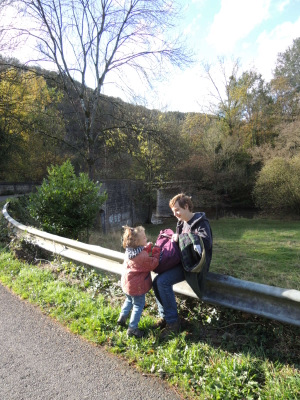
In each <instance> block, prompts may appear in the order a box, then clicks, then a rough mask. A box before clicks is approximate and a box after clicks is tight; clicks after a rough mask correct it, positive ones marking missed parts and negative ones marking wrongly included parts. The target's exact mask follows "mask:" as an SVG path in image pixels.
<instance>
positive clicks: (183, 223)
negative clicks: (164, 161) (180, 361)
mask: <svg viewBox="0 0 300 400" xmlns="http://www.w3.org/2000/svg"><path fill="white" fill-rule="evenodd" d="M169 206H170V208H171V210H172V212H173V214H174V216H175V217H176V218H177V220H178V222H177V227H176V234H174V235H173V240H175V241H178V237H179V234H181V233H188V232H192V233H196V234H198V235H199V236H201V238H202V240H203V244H204V247H205V252H206V264H205V266H204V268H203V270H202V271H201V272H200V273H193V272H187V271H185V270H184V269H183V267H182V264H181V263H180V264H178V265H176V266H175V267H174V268H172V269H170V270H168V271H166V272H163V273H162V274H159V275H157V276H156V277H155V278H154V280H153V290H154V293H155V296H156V302H157V305H158V311H159V314H160V317H161V319H160V320H159V321H158V323H157V324H156V325H155V326H156V327H161V328H164V330H163V331H162V333H161V337H162V338H164V337H166V336H168V335H169V334H170V333H172V332H178V331H179V330H180V319H179V317H178V311H177V303H176V299H175V294H174V291H173V285H175V284H176V283H179V282H182V281H184V280H185V279H186V281H187V282H188V284H189V285H190V286H191V288H192V289H193V290H194V292H195V293H196V294H197V296H199V297H201V295H202V291H203V284H204V281H205V275H206V273H207V271H208V270H209V266H210V262H211V258H212V232H211V227H210V224H209V221H208V219H207V218H206V215H205V213H204V212H196V213H194V212H193V203H192V200H191V198H190V197H189V196H186V195H185V194H184V193H180V194H177V195H176V196H174V197H173V198H172V199H171V200H170V202H169Z"/></svg>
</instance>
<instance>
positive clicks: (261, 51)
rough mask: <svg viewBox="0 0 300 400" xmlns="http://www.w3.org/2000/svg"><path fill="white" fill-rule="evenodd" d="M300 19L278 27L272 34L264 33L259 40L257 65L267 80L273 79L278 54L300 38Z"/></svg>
mask: <svg viewBox="0 0 300 400" xmlns="http://www.w3.org/2000/svg"><path fill="white" fill-rule="evenodd" d="M299 32H300V18H298V20H297V21H296V22H294V23H292V22H284V23H282V24H280V25H277V26H276V28H275V29H273V30H272V31H271V32H269V33H268V32H266V31H263V32H262V33H261V34H260V35H259V37H258V39H257V45H258V50H257V57H256V60H255V65H256V67H257V69H258V72H260V73H261V74H262V75H263V77H264V78H265V79H266V80H270V79H271V78H272V70H274V68H275V64H276V60H277V56H278V53H282V52H284V51H285V50H287V48H288V47H290V46H292V44H293V39H296V38H298V37H299Z"/></svg>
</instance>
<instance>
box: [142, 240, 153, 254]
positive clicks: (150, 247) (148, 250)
mask: <svg viewBox="0 0 300 400" xmlns="http://www.w3.org/2000/svg"><path fill="white" fill-rule="evenodd" d="M144 250H146V252H147V253H151V251H152V243H151V242H148V243H147V244H146V246H145V247H144Z"/></svg>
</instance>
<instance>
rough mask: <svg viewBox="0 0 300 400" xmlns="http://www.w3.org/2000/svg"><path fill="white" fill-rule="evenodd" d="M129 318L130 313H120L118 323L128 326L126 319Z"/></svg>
mask: <svg viewBox="0 0 300 400" xmlns="http://www.w3.org/2000/svg"><path fill="white" fill-rule="evenodd" d="M127 318H128V315H120V316H119V319H118V321H117V324H118V325H120V326H126V320H127Z"/></svg>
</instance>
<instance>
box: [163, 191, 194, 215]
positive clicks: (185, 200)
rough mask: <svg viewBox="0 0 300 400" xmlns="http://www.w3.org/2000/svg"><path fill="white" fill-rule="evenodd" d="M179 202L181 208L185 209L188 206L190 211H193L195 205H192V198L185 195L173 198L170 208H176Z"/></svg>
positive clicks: (181, 194)
mask: <svg viewBox="0 0 300 400" xmlns="http://www.w3.org/2000/svg"><path fill="white" fill-rule="evenodd" d="M177 202H178V204H179V207H181V208H185V206H186V204H187V205H188V208H189V211H193V208H194V205H193V203H192V198H191V197H190V196H187V195H186V194H184V193H179V194H177V195H176V196H174V197H172V199H171V200H170V201H169V206H170V208H174V207H175V204H176V203H177Z"/></svg>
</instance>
